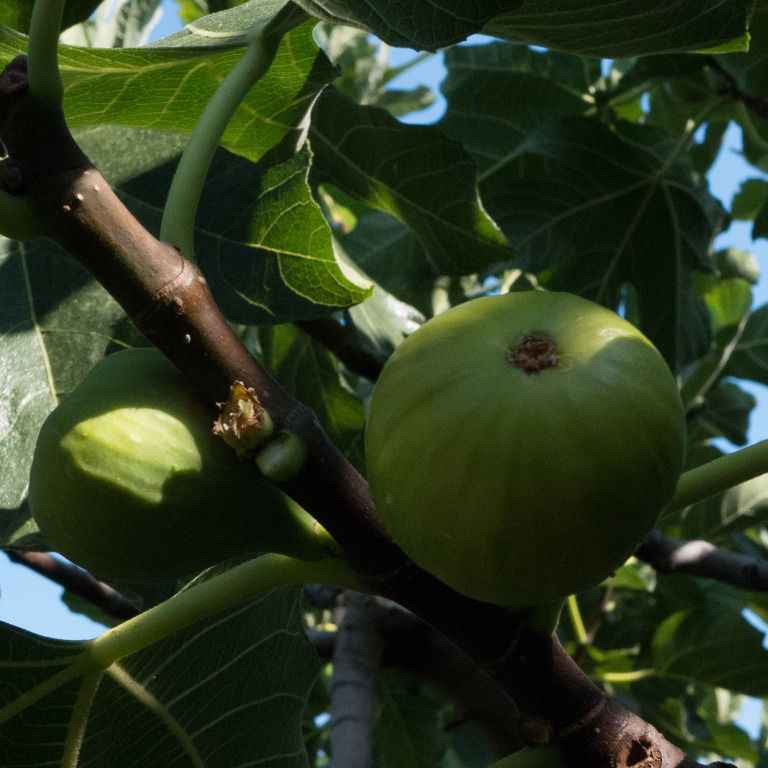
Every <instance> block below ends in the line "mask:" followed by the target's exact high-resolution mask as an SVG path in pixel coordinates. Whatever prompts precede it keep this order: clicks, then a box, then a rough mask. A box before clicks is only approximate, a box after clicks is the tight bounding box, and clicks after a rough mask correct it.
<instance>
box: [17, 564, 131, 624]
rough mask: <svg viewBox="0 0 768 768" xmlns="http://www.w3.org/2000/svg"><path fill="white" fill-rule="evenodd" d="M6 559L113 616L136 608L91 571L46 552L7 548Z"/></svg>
mask: <svg viewBox="0 0 768 768" xmlns="http://www.w3.org/2000/svg"><path fill="white" fill-rule="evenodd" d="M6 554H7V555H8V559H9V560H11V561H12V562H14V563H17V564H19V565H25V566H26V567H27V568H29V569H30V570H32V571H34V572H35V573H39V574H40V575H41V576H44V577H45V578H47V579H50V580H51V581H53V582H54V583H56V584H59V585H60V586H62V587H64V588H65V589H66V590H68V591H69V592H71V593H72V594H73V595H77V596H78V597H82V598H83V600H86V601H88V602H89V603H91V605H95V606H96V607H97V608H99V609H100V610H102V611H103V612H104V613H105V615H107V616H109V617H110V618H113V619H130V618H131V617H132V616H136V615H137V614H138V613H139V611H138V609H137V608H136V606H135V605H133V603H130V602H129V601H128V600H126V599H125V597H123V596H122V595H121V594H120V593H119V592H118V591H117V590H115V589H113V588H112V587H110V586H109V585H108V584H104V582H102V581H98V580H97V579H95V578H94V577H93V576H91V574H90V573H88V572H87V571H84V570H83V569H82V568H79V567H78V566H76V565H72V564H71V563H68V562H65V561H62V560H59V559H57V558H55V557H52V556H51V555H49V554H48V553H46V552H21V551H19V550H9V551H7V552H6Z"/></svg>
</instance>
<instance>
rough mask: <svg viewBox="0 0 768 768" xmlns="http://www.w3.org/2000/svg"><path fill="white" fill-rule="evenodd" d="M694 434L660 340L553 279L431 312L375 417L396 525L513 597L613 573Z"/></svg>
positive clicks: (424, 561)
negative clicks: (557, 289)
mask: <svg viewBox="0 0 768 768" xmlns="http://www.w3.org/2000/svg"><path fill="white" fill-rule="evenodd" d="M531 338H533V340H534V341H533V343H530V339H531ZM524 339H526V340H527V341H526V342H525V344H523V348H522V349H521V348H520V347H519V345H520V342H521V341H522V340H524ZM546 339H551V340H552V341H553V342H554V349H551V348H548V347H547V346H546ZM542 343H544V346H543V347H542ZM532 358H533V361H532ZM684 446H685V422H684V417H683V410H682V405H681V402H680V398H679V395H678V390H677V386H676V384H675V380H674V378H673V376H672V374H671V372H670V370H669V368H668V366H667V364H666V363H665V361H664V359H663V358H662V357H661V355H660V354H659V352H658V351H657V350H656V348H655V347H654V346H653V345H652V344H651V342H650V341H649V340H648V339H647V338H646V337H645V336H643V334H641V333H640V331H638V330H637V329H636V328H635V327H634V326H632V325H631V324H630V323H628V322H627V321H625V320H623V319H622V318H620V317H619V316H618V315H616V314H615V313H613V312H611V311H610V310H608V309H606V308H604V307H601V306H599V305H597V304H594V303H593V302H590V301H587V300H586V299H583V298H580V297H578V296H574V295H571V294H565V293H548V292H544V291H529V292H525V293H514V294H507V295H502V296H492V297H483V298H479V299H475V300H472V301H470V302H467V303H465V304H462V305H459V306H457V307H454V308H452V309H450V310H448V311H447V312H445V313H443V314H441V315H438V316H437V317H435V318H433V319H431V320H429V321H428V322H427V323H425V324H424V325H423V326H422V327H421V328H420V329H419V330H417V331H416V332H415V333H414V334H412V335H411V336H410V337H408V338H407V339H406V340H405V341H404V342H403V343H402V344H401V345H400V346H399V347H398V348H397V349H396V350H395V352H394V353H393V354H392V356H391V357H390V359H389V360H388V361H387V363H386V365H385V366H384V369H383V371H382V373H381V376H380V377H379V379H378V381H377V383H376V385H375V387H374V391H373V395H372V399H371V403H370V412H369V420H368V424H367V428H366V456H367V463H368V480H369V483H370V488H371V494H372V496H373V499H374V501H375V503H376V506H377V510H378V512H379V514H380V516H381V519H382V522H383V524H384V527H385V528H386V529H387V531H388V532H389V534H390V535H391V536H392V538H393V539H394V540H395V541H396V542H397V543H398V544H399V545H400V546H401V547H402V549H403V550H404V551H405V552H406V554H407V555H408V556H409V557H410V558H411V559H412V560H414V562H416V563H417V564H418V565H420V566H421V567H422V568H424V569H425V570H427V571H429V572H430V573H432V574H433V575H435V576H437V577H438V578H439V579H441V580H442V581H444V582H445V583H446V584H448V585H449V586H451V587H452V588H454V589H455V590H456V591H458V592H461V593H463V594H465V595H468V596H470V597H473V598H476V599H478V600H482V601H486V602H491V603H496V604H500V605H503V606H510V607H522V606H527V605H538V604H542V603H547V602H550V601H553V600H556V599H558V598H562V597H564V596H566V595H568V594H571V593H575V592H579V591H582V590H584V589H587V588H588V587H591V586H594V585H596V584H598V583H599V582H601V581H602V580H603V579H605V578H606V577H607V576H609V575H611V573H612V572H613V571H614V570H615V569H616V568H618V567H619V566H620V565H621V564H622V563H623V562H624V561H625V560H626V559H627V558H628V557H629V556H630V555H631V554H632V553H633V551H634V550H635V548H636V547H637V545H638V544H639V543H640V542H641V541H642V540H643V539H644V537H645V536H646V535H647V534H648V532H649V531H650V530H651V528H652V527H653V525H654V523H655V521H656V519H657V518H658V516H659V514H660V513H661V511H662V510H663V509H664V506H665V505H666V504H667V502H668V501H669V500H670V498H671V497H672V494H673V492H674V489H675V486H676V483H677V479H678V477H679V475H680V472H681V470H682V466H683V459H684V450H685V449H684Z"/></svg>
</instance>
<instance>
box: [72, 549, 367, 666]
mask: <svg viewBox="0 0 768 768" xmlns="http://www.w3.org/2000/svg"><path fill="white" fill-rule="evenodd" d="M304 582H313V583H323V584H332V585H334V586H338V587H344V588H347V589H354V590H357V591H367V588H366V586H365V585H364V584H363V583H362V582H361V581H360V578H359V577H358V575H357V573H356V572H355V571H354V570H353V569H352V568H351V567H350V566H349V565H347V563H345V562H344V561H343V560H338V559H336V558H324V559H322V560H311V561H306V560H298V559H296V558H293V557H287V556H285V555H278V554H274V553H269V554H265V555H261V556H260V557H256V558H254V559H252V560H248V561H247V562H245V563H242V564H241V565H238V566H235V567H234V568H232V569H230V570H228V571H226V572H225V573H222V574H220V575H218V576H215V577H214V578H212V579H210V580H208V581H204V582H201V583H199V584H196V585H195V586H193V587H191V588H190V589H186V590H183V591H181V592H177V593H176V594H175V595H173V597H170V598H169V599H168V600H166V601H165V602H163V603H160V604H159V605H156V606H154V607H152V608H150V609H149V610H147V611H145V612H144V613H140V614H139V615H138V616H135V617H134V618H132V619H129V620H128V621H125V622H123V623H122V624H119V625H118V626H117V627H114V628H112V629H110V630H108V631H107V632H105V633H104V634H103V635H100V636H99V637H97V638H94V639H93V640H91V641H89V643H88V644H87V646H88V647H87V651H86V656H87V658H88V661H89V663H90V666H92V667H95V668H100V669H106V668H107V667H109V666H110V665H112V664H114V663H115V662H116V661H117V660H118V659H121V658H123V657H124V656H128V655H129V654H132V653H136V652H137V651H140V650H142V649H144V648H146V647H148V646H149V645H152V644H153V643H156V642H158V641H160V640H162V639H164V638H165V637H168V636H169V635H171V634H173V633H174V632H176V631H177V630H179V629H182V628H184V627H186V626H189V625H190V624H194V623H195V622H197V621H200V620H202V619H204V618H207V617H208V616H211V615H213V614H215V613H218V612H219V611H223V610H226V609H228V608H232V607H233V606H235V605H237V604H239V603H242V602H245V601H247V600H253V599H254V598H256V597H258V596H259V595H262V594H265V593H266V592H269V591H271V590H273V589H275V588H277V587H281V586H285V585H288V584H301V583H304Z"/></svg>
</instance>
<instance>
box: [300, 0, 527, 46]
mask: <svg viewBox="0 0 768 768" xmlns="http://www.w3.org/2000/svg"><path fill="white" fill-rule="evenodd" d="M297 4H298V5H300V6H301V7H302V8H304V9H305V10H306V11H307V13H309V14H311V15H312V16H315V17H316V18H318V19H322V20H323V21H329V22H332V23H334V24H346V25H349V26H353V27H359V28H361V29H364V30H366V31H368V32H372V33H373V34H375V35H376V36H377V37H379V38H380V39H381V40H384V42H386V43H389V44H390V45H398V46H401V47H404V48H416V49H418V50H427V51H436V50H437V49H438V48H443V47H445V46H447V45H450V44H451V43H458V42H460V41H461V40H464V39H465V38H467V37H469V35H471V34H473V33H475V32H480V31H481V30H482V28H483V26H484V25H485V24H486V22H488V21H490V20H491V19H492V18H493V17H494V16H496V15H497V14H499V13H501V12H503V11H504V10H507V9H510V8H514V7H516V6H517V5H519V4H520V0H476V2H473V3H470V4H469V5H466V4H462V5H459V6H457V5H456V3H455V2H452V0H398V1H397V2H393V3H386V4H385V5H383V6H378V5H376V4H372V3H370V2H367V0H297Z"/></svg>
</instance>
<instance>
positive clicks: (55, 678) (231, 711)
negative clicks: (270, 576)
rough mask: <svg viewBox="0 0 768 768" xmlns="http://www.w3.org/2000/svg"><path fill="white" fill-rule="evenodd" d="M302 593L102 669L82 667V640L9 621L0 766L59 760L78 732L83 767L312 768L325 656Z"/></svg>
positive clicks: (4, 640) (254, 606)
mask: <svg viewBox="0 0 768 768" xmlns="http://www.w3.org/2000/svg"><path fill="white" fill-rule="evenodd" d="M297 598H298V593H297V590H296V589H281V590H277V591H275V592H273V593H271V594H270V595H267V596H266V597H264V598H262V599H260V600H257V601H255V602H253V603H250V604H248V605H245V606H241V607H239V608H236V609H233V610H231V611H228V612H226V613H224V614H219V615H215V616H213V617H211V618H209V619H207V620H205V621H201V622H199V623H197V624H195V625H193V626H191V627H189V628H187V629H184V630H180V631H179V632H177V633H176V634H174V635H171V636H170V637H168V638H166V639H165V640H162V641H160V642H158V643H155V644H154V645H151V646H149V647H148V648H147V649H145V650H144V651H141V652H139V653H136V654H134V655H132V656H128V657H126V658H124V659H122V660H121V661H120V662H117V663H116V664H114V665H112V666H111V667H109V668H108V669H107V670H106V671H105V672H104V673H102V672H101V671H98V670H93V668H92V667H82V666H78V659H79V654H80V653H81V652H82V651H83V650H84V649H85V644H83V643H75V642H65V641H55V640H49V639H46V638H42V637H38V636H35V635H32V634H31V633H28V632H24V631H22V630H18V629H16V628H13V627H10V626H8V625H0V645H1V646H2V648H0V650H1V651H2V653H0V657H1V658H2V659H4V660H5V661H0V668H1V669H2V676H3V680H4V682H5V685H4V686H3V688H2V690H1V691H0V763H1V764H2V765H41V764H44V763H50V764H51V765H54V764H56V765H58V764H61V763H62V760H63V757H64V755H65V754H69V752H68V750H70V749H71V740H72V738H74V735H75V734H79V735H80V736H81V737H82V745H81V747H80V752H79V757H78V765H83V766H85V765H105V764H109V765H110V766H114V768H123V767H125V768H127V767H128V766H135V765H165V764H172V763H174V762H176V761H179V762H180V763H181V762H187V763H189V764H194V765H205V766H207V768H217V767H220V768H231V766H233V765H236V764H241V763H242V761H243V760H244V759H250V760H254V761H261V762H264V763H267V762H273V764H275V765H280V766H281V767H282V766H285V768H293V767H295V768H303V766H305V765H306V754H305V752H304V745H303V738H302V734H301V716H302V713H303V710H304V706H305V703H306V701H307V697H308V695H309V690H310V688H311V686H312V684H313V682H314V680H315V677H316V675H317V660H316V657H315V655H314V652H313V651H312V649H311V647H310V646H309V644H308V642H307V640H306V638H305V637H304V634H303V630H302V625H301V614H300V610H299V603H298V600H297ZM276 658H280V659H281V660H282V663H280V664H275V663H274V659H276ZM24 695H26V696H27V697H28V701H26V702H25V701H24V699H23V698H21V697H23V696H24ZM68 744H69V746H67V745H68Z"/></svg>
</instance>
